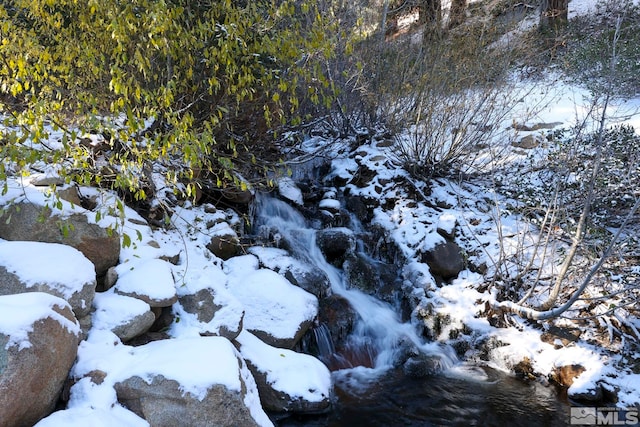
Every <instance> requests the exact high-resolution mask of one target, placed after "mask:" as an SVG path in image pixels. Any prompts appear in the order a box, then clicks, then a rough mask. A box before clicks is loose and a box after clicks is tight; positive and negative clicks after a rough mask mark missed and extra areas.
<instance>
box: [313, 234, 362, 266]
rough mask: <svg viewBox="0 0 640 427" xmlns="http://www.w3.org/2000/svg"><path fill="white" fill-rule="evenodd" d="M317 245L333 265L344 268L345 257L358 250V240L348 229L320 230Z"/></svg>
mask: <svg viewBox="0 0 640 427" xmlns="http://www.w3.org/2000/svg"><path fill="white" fill-rule="evenodd" d="M316 243H317V244H318V247H319V248H320V250H321V251H322V253H323V254H324V256H325V258H326V259H327V261H328V262H330V263H331V264H334V265H337V266H342V263H343V262H344V260H345V257H346V256H347V255H348V254H352V253H354V252H355V249H356V238H355V236H354V234H353V231H351V230H349V229H348V228H342V227H340V228H327V229H324V230H319V231H318V233H317V235H316Z"/></svg>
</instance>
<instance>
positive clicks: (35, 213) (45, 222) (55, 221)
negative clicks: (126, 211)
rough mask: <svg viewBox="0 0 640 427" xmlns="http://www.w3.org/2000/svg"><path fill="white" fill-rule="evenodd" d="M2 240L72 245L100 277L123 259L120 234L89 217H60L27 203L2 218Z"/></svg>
mask: <svg viewBox="0 0 640 427" xmlns="http://www.w3.org/2000/svg"><path fill="white" fill-rule="evenodd" d="M61 224H62V226H63V227H62V229H61ZM0 238H2V239H6V240H28V241H36V242H47V243H62V244H65V245H69V246H72V247H74V248H76V249H78V250H79V251H80V252H82V253H83V254H84V256H86V257H87V258H88V259H89V260H90V261H91V262H92V263H93V264H94V266H95V272H96V274H97V275H98V276H102V275H104V274H105V273H106V271H107V269H108V268H109V267H111V266H113V265H116V264H117V263H118V260H119V257H120V237H119V235H118V233H116V232H108V231H107V230H106V229H105V228H103V227H101V226H100V225H98V224H95V223H93V222H90V221H89V218H88V216H87V215H86V214H83V213H73V214H70V215H66V214H65V215H60V214H57V213H52V211H51V209H50V208H47V207H45V206H43V205H39V204H37V203H31V202H30V201H27V200H24V201H20V202H17V203H15V204H12V205H10V206H8V207H6V211H4V212H3V213H2V215H0Z"/></svg>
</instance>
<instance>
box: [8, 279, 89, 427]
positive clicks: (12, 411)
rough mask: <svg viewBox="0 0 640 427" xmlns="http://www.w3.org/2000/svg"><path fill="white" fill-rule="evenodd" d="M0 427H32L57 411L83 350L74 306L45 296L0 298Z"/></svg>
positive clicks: (35, 293)
mask: <svg viewBox="0 0 640 427" xmlns="http://www.w3.org/2000/svg"><path fill="white" fill-rule="evenodd" d="M0 313H2V315H1V316H0V426H7V427H8V426H12V427H20V426H32V425H34V424H35V423H36V422H37V421H38V420H40V419H41V418H43V417H45V416H47V415H48V414H49V413H51V411H52V410H53V408H54V406H55V404H56V402H57V400H58V396H59V394H60V391H61V390H62V386H63V384H64V382H65V380H66V379H67V376H68V374H69V370H70V369H71V366H72V365H73V362H74V360H75V358H76V353H77V350H78V341H79V334H80V327H79V325H78V323H77V321H76V319H75V317H74V315H73V312H72V310H71V306H69V304H68V303H67V302H66V301H64V300H63V299H61V298H58V297H55V296H53V295H49V294H46V293H42V292H30V293H25V294H18V295H5V296H0Z"/></svg>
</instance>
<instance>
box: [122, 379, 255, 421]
mask: <svg viewBox="0 0 640 427" xmlns="http://www.w3.org/2000/svg"><path fill="white" fill-rule="evenodd" d="M115 389H116V393H117V395H118V401H119V402H120V403H121V404H122V405H123V406H125V407H126V408H128V409H129V410H130V411H132V412H134V413H135V414H137V415H138V416H140V417H142V418H144V419H145V420H147V421H148V422H149V424H151V425H152V426H153V427H182V426H190V427H199V426H201V427H209V426H220V427H222V426H229V427H232V426H233V427H235V426H257V425H258V424H257V423H256V421H255V420H254V419H253V418H252V417H251V414H250V413H249V410H248V409H247V407H246V406H245V405H244V402H243V396H242V393H239V392H236V391H230V390H228V389H227V388H226V387H224V386H222V385H216V386H213V387H211V388H210V389H209V390H208V391H207V393H206V396H205V397H204V398H203V399H201V400H200V399H198V398H197V397H196V396H193V395H191V394H190V393H183V392H182V390H181V389H180V384H179V383H178V382H177V381H174V380H168V379H166V378H164V377H163V376H162V375H157V376H154V377H153V379H152V380H151V381H150V382H147V381H145V380H143V379H142V378H140V377H138V376H135V377H132V378H129V379H127V380H125V381H123V382H120V383H116V385H115Z"/></svg>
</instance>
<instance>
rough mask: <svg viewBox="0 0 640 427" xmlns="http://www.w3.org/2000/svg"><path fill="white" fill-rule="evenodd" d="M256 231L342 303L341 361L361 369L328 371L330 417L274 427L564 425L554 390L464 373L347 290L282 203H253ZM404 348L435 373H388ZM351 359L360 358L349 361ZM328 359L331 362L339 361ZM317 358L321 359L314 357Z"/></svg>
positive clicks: (492, 374)
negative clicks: (348, 321) (348, 311)
mask: <svg viewBox="0 0 640 427" xmlns="http://www.w3.org/2000/svg"><path fill="white" fill-rule="evenodd" d="M256 224H257V225H258V227H261V228H263V230H264V231H266V232H268V233H271V234H272V235H273V236H274V237H275V238H276V239H283V240H284V241H285V242H286V244H287V246H288V247H289V249H290V251H291V252H292V254H293V255H294V256H296V257H297V258H299V259H301V260H304V261H306V262H309V263H311V264H313V265H315V266H316V267H318V268H319V269H321V270H322V271H324V272H325V273H326V274H327V276H328V278H329V280H330V282H331V289H332V291H333V293H335V294H338V295H340V296H342V297H343V298H345V299H346V300H347V301H349V303H350V305H351V306H352V308H353V309H354V310H355V311H356V312H357V314H358V317H359V319H358V321H357V322H356V325H355V327H354V331H353V332H352V334H351V336H350V337H349V342H350V345H352V346H353V349H352V354H350V355H349V356H350V358H351V360H352V361H353V360H354V359H359V360H361V361H363V363H361V364H360V365H361V366H355V367H352V368H350V369H339V370H337V371H335V372H333V377H334V383H335V388H336V400H335V402H334V405H333V408H332V410H331V411H330V412H329V413H327V414H324V415H318V416H305V417H289V418H283V419H279V420H276V422H277V425H279V426H312V427H313V426H317V427H320V426H326V427H329V426H336V427H337V426H345V427H347V426H348V427H353V426H367V427H368V426H432V425H434V426H441V425H454V426H457V425H459V426H504V427H508V426H565V425H568V424H569V417H570V405H569V403H568V402H567V400H566V397H563V396H561V395H559V394H558V393H557V391H556V389H555V388H553V387H544V386H542V385H540V384H537V383H525V382H522V381H520V380H517V379H515V378H512V377H509V376H507V375H505V374H502V373H500V372H497V371H494V370H491V369H488V368H479V367H473V366H465V365H464V364H462V363H461V362H460V361H459V360H458V359H457V358H456V356H455V352H454V351H453V350H452V349H451V348H448V347H446V346H442V345H439V344H436V343H431V342H426V341H425V340H424V339H423V338H422V337H420V336H418V334H417V333H416V331H415V329H414V328H413V326H411V325H410V324H408V323H403V322H402V321H401V320H400V319H399V316H398V314H397V313H396V312H395V310H394V308H393V307H392V306H390V305H389V304H387V303H384V302H381V301H379V300H377V299H376V298H374V297H372V296H370V295H368V294H365V293H363V292H361V291H359V290H357V289H351V288H349V287H348V286H347V284H345V282H344V277H343V274H342V272H341V271H340V270H339V269H337V268H335V267H334V266H332V265H330V264H329V263H328V262H327V261H326V260H325V259H324V256H323V255H322V253H321V251H320V249H319V248H318V246H317V245H316V243H315V234H316V230H314V229H313V228H312V227H310V226H309V224H308V223H307V221H306V220H305V218H304V217H303V216H302V215H301V214H300V213H299V212H298V211H297V210H296V209H294V208H293V207H291V206H289V205H288V204H287V203H284V202H282V201H280V200H277V199H274V198H269V197H266V196H261V197H260V198H259V200H258V204H257V215H256ZM318 338H321V339H318ZM316 339H317V340H318V345H319V347H321V348H324V352H327V351H328V352H331V351H333V347H332V344H331V342H330V337H327V336H324V334H319V335H318V336H316ZM321 342H322V345H321ZM407 346H410V347H411V348H412V349H413V350H414V351H418V352H420V353H422V354H424V355H426V356H428V357H432V358H433V360H436V361H437V362H436V365H437V368H438V369H437V372H436V373H434V374H432V375H429V376H426V377H422V378H419V379H418V378H410V377H407V376H406V375H404V373H403V371H402V369H397V368H395V366H397V365H398V363H396V362H397V360H398V358H399V357H400V356H401V354H402V352H403V350H406V348H407ZM321 353H322V352H321ZM354 353H359V354H360V355H363V354H364V355H366V356H367V357H356V358H354V357H353V354H354ZM325 356H327V355H325ZM330 356H332V357H333V359H334V360H335V359H340V358H342V357H343V356H344V355H340V354H336V355H330ZM320 357H321V359H323V357H322V354H320ZM324 359H326V358H324ZM325 363H326V362H325ZM355 365H357V363H356V364H355ZM348 366H354V365H353V364H349V365H348Z"/></svg>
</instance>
